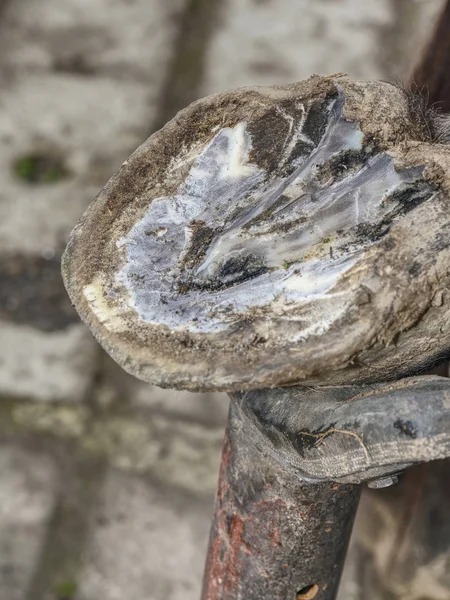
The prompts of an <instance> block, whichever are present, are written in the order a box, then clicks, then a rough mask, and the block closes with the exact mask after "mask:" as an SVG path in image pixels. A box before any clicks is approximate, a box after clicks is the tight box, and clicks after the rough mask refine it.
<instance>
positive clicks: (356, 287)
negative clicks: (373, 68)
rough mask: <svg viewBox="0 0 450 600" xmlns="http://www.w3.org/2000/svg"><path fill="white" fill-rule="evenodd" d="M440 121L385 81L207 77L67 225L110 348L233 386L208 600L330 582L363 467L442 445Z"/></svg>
mask: <svg viewBox="0 0 450 600" xmlns="http://www.w3.org/2000/svg"><path fill="white" fill-rule="evenodd" d="M446 132H447V133H446ZM447 134H448V131H447V129H446V127H445V123H443V120H442V118H441V117H439V116H438V115H436V114H435V113H434V112H432V111H427V110H426V109H425V108H424V106H423V103H422V102H421V100H420V98H417V97H415V96H413V95H411V94H408V93H405V91H404V90H402V89H400V88H399V87H397V86H395V85H392V84H389V83H383V82H358V81H351V80H349V79H347V78H345V77H344V78H343V77H341V76H339V75H338V76H330V77H318V76H314V77H312V78H310V79H309V80H307V81H303V82H299V83H294V84H290V85H287V86H274V87H261V88H243V89H240V90H236V91H231V92H227V93H224V94H217V95H214V96H210V97H208V98H204V99H202V100H200V101H198V102H196V103H194V104H192V105H191V106H190V107H188V108H187V109H185V110H184V111H182V112H181V113H179V114H178V115H177V117H175V119H174V120H173V121H171V122H170V123H168V124H167V125H166V126H165V127H164V128H163V129H162V130H161V131H159V132H157V133H156V134H154V135H153V136H152V137H151V138H149V140H147V142H145V143H144V144H143V145H142V146H141V147H140V148H139V149H138V150H137V151H136V152H135V153H134V154H133V155H132V156H131V157H130V159H129V160H128V161H126V162H125V163H124V165H123V166H122V168H121V169H120V171H119V172H118V173H117V174H116V175H115V176H114V177H113V178H112V179H111V180H110V181H109V182H108V184H107V185H106V186H105V188H104V189H103V190H102V191H101V192H100V194H99V196H98V197H97V198H96V199H95V201H94V202H93V203H92V205H91V206H90V208H89V209H88V211H87V212H86V214H85V215H84V216H83V218H82V220H81V221H80V223H79V224H78V225H77V227H76V228H75V229H74V231H73V233H72V235H71V237H70V240H69V243H68V246H67V249H66V252H65V254H64V257H63V276H64V280H65V284H66V287H67V290H68V292H69V295H70V297H71V299H72V301H73V303H74V305H75V307H76V308H77V310H78V312H79V313H80V315H81V317H82V318H83V319H84V321H85V322H86V323H87V324H88V325H89V327H90V328H91V329H92V331H93V333H94V335H95V336H96V338H97V339H98V340H99V342H100V343H101V344H102V345H103V346H104V348H105V349H106V350H107V351H108V352H109V353H110V354H111V356H112V357H113V358H114V359H115V360H116V361H117V362H118V363H119V364H120V365H122V366H123V367H124V368H125V369H126V370H127V371H128V372H130V373H132V374H134V375H136V376H137V377H139V378H141V379H143V380H145V381H149V382H151V383H153V384H156V385H160V386H162V387H169V388H170V387H172V388H177V389H188V390H197V391H198V390H200V391H206V390H222V391H227V392H229V393H230V396H231V410H230V419H229V424H228V429H227V436H226V441H225V447H224V456H223V464H222V471H221V476H220V485H219V492H218V497H217V506H216V514H215V517H214V523H213V528H212V534H211V543H210V550H209V556H208V564H207V569H206V576H205V585H204V592H203V598H204V600H263V599H267V600H269V599H270V600H289V598H292V599H293V600H295V598H297V600H301V599H308V598H317V599H318V600H325V599H327V600H331V599H332V598H335V596H336V591H337V587H338V584H339V578H340V574H341V570H342V565H343V562H344V558H345V552H346V548H347V544H348V540H349V536H350V532H351V527H352V522H353V518H354V515H355V511H356V508H357V504H358V498H359V494H360V486H361V484H362V483H363V482H371V485H372V486H374V487H382V486H384V485H387V484H390V483H392V482H393V481H394V480H395V478H396V477H397V474H398V473H399V472H401V471H402V470H404V469H406V468H408V467H409V466H411V465H413V464H417V463H420V462H427V461H431V460H434V459H438V458H445V457H447V456H449V455H450V445H449V444H450V442H449V437H450V417H449V415H450V412H449V411H450V400H449V398H450V394H449V387H448V385H449V382H448V381H447V380H446V379H443V378H439V377H426V376H424V377H420V378H414V377H411V375H413V374H416V373H418V372H425V371H426V369H428V368H429V367H430V366H432V365H433V364H436V363H438V362H439V361H440V360H442V359H443V358H444V357H445V356H447V355H448V353H449V350H450V298H449V295H448V290H449V289H450V234H449V231H450V220H449V218H450V217H449V214H450V213H449V210H448V206H449V201H450V146H449V145H448V143H443V140H445V139H447V138H446V135H447ZM394 380H399V381H397V382H393V381H394ZM383 382H391V383H383Z"/></svg>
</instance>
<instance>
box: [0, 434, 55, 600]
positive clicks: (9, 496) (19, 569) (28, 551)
mask: <svg viewBox="0 0 450 600" xmlns="http://www.w3.org/2000/svg"><path fill="white" fill-rule="evenodd" d="M0 473H1V485H0V598H2V600H25V599H26V598H28V597H29V596H27V592H28V586H29V583H30V581H31V579H32V577H33V574H34V569H35V565H36V563H37V561H38V558H39V554H40V551H41V548H42V545H43V542H44V539H45V536H46V529H47V525H48V521H49V518H50V516H51V513H52V509H53V503H54V499H55V493H56V492H55V489H56V488H55V482H56V472H55V469H54V465H53V464H52V462H51V461H50V460H49V459H48V458H45V457H43V456H40V455H36V454H34V453H32V452H30V451H26V450H23V449H21V448H19V447H16V446H12V445H4V444H1V445H0Z"/></svg>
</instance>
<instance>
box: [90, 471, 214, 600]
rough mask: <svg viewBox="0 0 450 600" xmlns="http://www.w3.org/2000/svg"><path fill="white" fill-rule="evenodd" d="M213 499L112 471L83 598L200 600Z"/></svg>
mask: <svg viewBox="0 0 450 600" xmlns="http://www.w3.org/2000/svg"><path fill="white" fill-rule="evenodd" d="M212 503H213V498H212V496H211V497H210V498H209V501H208V502H201V503H199V502H198V501H195V500H193V499H192V498H190V497H189V496H184V495H183V494H174V492H173V490H170V489H168V490H164V489H161V488H159V489H158V488H157V487H156V486H155V485H153V484H152V482H151V481H150V482H147V481H145V479H138V478H136V477H133V476H130V475H125V474H123V473H120V472H118V471H111V473H110V475H109V477H108V479H107V483H106V486H105V488H104V495H103V500H102V503H101V505H100V506H99V508H98V511H97V513H96V514H95V517H94V522H93V528H94V533H93V538H92V542H91V546H90V549H89V551H88V552H87V554H86V558H85V567H84V570H83V572H82V577H81V585H80V595H79V600H100V599H101V600H125V599H126V600H198V598H199V596H200V586H201V579H202V574H203V563H204V555H205V552H206V545H207V539H208V533H209V518H210V515H211V513H212Z"/></svg>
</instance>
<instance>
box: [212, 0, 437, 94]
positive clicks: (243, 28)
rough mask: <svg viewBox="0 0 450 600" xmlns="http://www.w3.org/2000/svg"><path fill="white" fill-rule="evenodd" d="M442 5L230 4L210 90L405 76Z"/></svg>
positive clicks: (266, 0)
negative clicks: (343, 76) (332, 77)
mask: <svg viewBox="0 0 450 600" xmlns="http://www.w3.org/2000/svg"><path fill="white" fill-rule="evenodd" d="M441 6H443V0H424V1H420V0H366V1H365V2H361V1H360V0H315V1H314V2H313V1H311V0H228V1H227V2H226V3H225V7H224V10H223V17H222V23H221V26H220V27H219V29H218V31H217V33H216V35H215V37H214V40H213V43H212V46H211V51H210V54H209V57H208V68H207V77H206V81H205V84H204V91H205V93H211V92H215V91H221V90H225V89H229V88H233V87H238V86H243V85H270V84H275V83H287V82H289V81H294V80H300V79H305V78H307V77H309V76H310V75H312V74H314V73H320V74H331V73H340V72H345V73H347V74H349V75H350V76H352V77H355V78H365V79H369V78H386V77H391V76H397V75H400V76H401V75H405V69H406V68H407V66H405V62H407V61H408V55H412V54H414V53H415V52H417V51H418V50H419V48H420V44H421V43H423V41H424V38H425V37H426V36H427V35H428V33H429V30H430V28H431V27H432V24H433V22H434V19H435V18H436V14H437V12H438V10H439V9H440V7H441ZM405 45H406V46H407V47H408V50H407V51H404V48H405ZM386 46H387V47H386ZM405 52H406V55H407V56H406V58H405ZM412 59H413V57H412V56H411V60H412Z"/></svg>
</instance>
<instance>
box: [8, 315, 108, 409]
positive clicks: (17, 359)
mask: <svg viewBox="0 0 450 600" xmlns="http://www.w3.org/2000/svg"><path fill="white" fill-rule="evenodd" d="M0 332H1V333H0V336H1V343H0V393H1V394H2V395H3V396H8V397H14V396H16V397H19V398H20V397H22V398H28V399H29V398H31V399H33V400H36V401H45V402H51V401H57V400H60V401H64V402H66V401H67V402H76V401H79V400H80V399H82V398H84V397H85V396H86V394H87V392H88V390H89V389H90V386H91V376H92V372H93V370H94V369H95V365H96V364H97V348H96V346H95V344H94V343H93V341H92V338H91V335H90V333H89V332H88V331H87V329H86V328H85V327H83V326H82V325H72V326H70V327H67V328H66V329H64V330H62V331H53V332H42V331H39V330H37V329H35V328H33V327H30V326H28V325H14V324H11V323H1V324H0Z"/></svg>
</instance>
